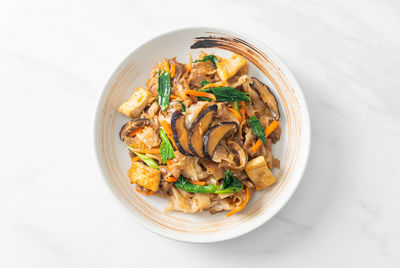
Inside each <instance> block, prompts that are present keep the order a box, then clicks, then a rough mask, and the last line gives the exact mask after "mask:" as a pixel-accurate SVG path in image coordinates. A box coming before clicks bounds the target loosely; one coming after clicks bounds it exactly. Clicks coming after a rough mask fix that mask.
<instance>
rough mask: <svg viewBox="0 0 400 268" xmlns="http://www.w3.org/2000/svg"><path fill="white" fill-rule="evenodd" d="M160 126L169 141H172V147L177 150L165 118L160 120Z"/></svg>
mask: <svg viewBox="0 0 400 268" xmlns="http://www.w3.org/2000/svg"><path fill="white" fill-rule="evenodd" d="M161 126H162V128H163V129H164V131H165V133H166V134H167V136H168V138H169V139H170V141H171V142H172V145H173V146H174V148H175V149H177V150H178V147H177V146H176V144H175V141H174V137H173V135H172V130H171V126H170V125H169V124H168V122H167V121H165V120H163V121H161Z"/></svg>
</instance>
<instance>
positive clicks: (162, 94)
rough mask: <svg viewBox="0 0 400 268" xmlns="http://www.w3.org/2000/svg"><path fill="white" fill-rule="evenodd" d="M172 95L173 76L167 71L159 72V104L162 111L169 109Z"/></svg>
mask: <svg viewBox="0 0 400 268" xmlns="http://www.w3.org/2000/svg"><path fill="white" fill-rule="evenodd" d="M170 94H171V76H170V74H169V73H168V72H166V71H158V104H159V105H160V107H161V111H164V110H165V109H167V108H168V104H169V96H170Z"/></svg>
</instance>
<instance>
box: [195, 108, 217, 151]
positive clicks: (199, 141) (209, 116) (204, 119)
mask: <svg viewBox="0 0 400 268" xmlns="http://www.w3.org/2000/svg"><path fill="white" fill-rule="evenodd" d="M217 110H218V105H216V104H213V105H210V106H208V107H207V108H206V109H205V110H204V111H203V112H201V113H200V114H199V115H198V116H197V118H196V120H195V121H194V122H193V124H192V127H191V128H190V133H189V148H190V150H191V151H192V153H193V154H194V155H196V156H198V157H204V153H203V134H204V133H206V132H207V130H208V127H209V126H210V125H211V123H212V121H213V119H214V116H215V114H216V113H217Z"/></svg>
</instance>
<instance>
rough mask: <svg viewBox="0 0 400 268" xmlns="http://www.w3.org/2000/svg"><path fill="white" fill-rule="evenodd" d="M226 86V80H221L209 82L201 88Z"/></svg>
mask: <svg viewBox="0 0 400 268" xmlns="http://www.w3.org/2000/svg"><path fill="white" fill-rule="evenodd" d="M224 86H226V81H220V82H216V83H209V84H207V85H204V86H203V87H202V88H200V90H203V89H207V88H210V87H224Z"/></svg>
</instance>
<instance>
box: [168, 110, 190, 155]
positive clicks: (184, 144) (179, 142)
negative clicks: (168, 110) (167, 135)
mask: <svg viewBox="0 0 400 268" xmlns="http://www.w3.org/2000/svg"><path fill="white" fill-rule="evenodd" d="M171 130H172V137H173V138H174V141H175V144H176V146H177V147H178V150H179V152H181V153H182V154H184V155H190V156H191V155H192V154H191V151H190V148H189V138H188V136H189V134H188V131H187V129H186V125H185V116H184V115H183V114H182V113H181V112H180V111H175V112H174V113H173V114H172V117H171Z"/></svg>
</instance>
